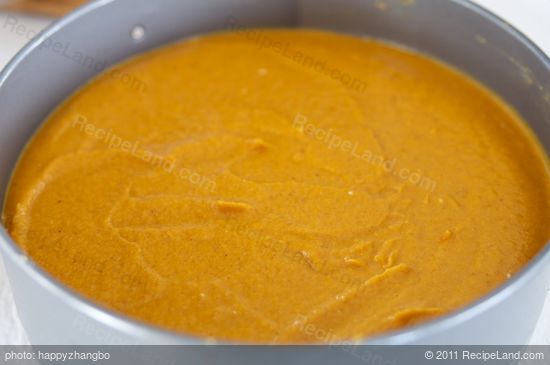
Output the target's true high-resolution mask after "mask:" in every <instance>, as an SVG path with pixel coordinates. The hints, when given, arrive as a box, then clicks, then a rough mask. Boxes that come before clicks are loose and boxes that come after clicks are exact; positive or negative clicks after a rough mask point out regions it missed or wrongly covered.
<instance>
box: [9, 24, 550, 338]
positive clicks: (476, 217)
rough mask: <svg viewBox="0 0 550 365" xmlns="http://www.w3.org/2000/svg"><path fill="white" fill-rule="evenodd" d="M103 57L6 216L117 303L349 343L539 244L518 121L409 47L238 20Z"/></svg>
mask: <svg viewBox="0 0 550 365" xmlns="http://www.w3.org/2000/svg"><path fill="white" fill-rule="evenodd" d="M117 70H118V71H120V72H122V73H113V72H112V71H111V72H109V73H106V74H104V75H103V76H100V77H99V78H97V79H96V80H94V81H93V82H91V83H90V84H89V85H87V86H86V87H84V88H83V89H82V90H81V91H79V92H78V93H77V94H76V95H74V96H72V97H71V98H69V100H68V101H67V102H66V103H64V104H63V105H62V106H61V107H60V108H59V109H58V110H57V111H55V113H53V115H52V116H51V117H50V118H49V119H48V120H47V121H46V123H45V124H44V126H43V127H42V128H41V130H40V131H39V132H38V133H37V134H36V136H35V137H34V139H33V140H32V141H31V142H30V144H29V146H28V147H27V148H26V150H25V152H24V154H23V155H22V158H21V160H20V162H19V165H18V167H17V169H16V171H15V173H14V176H13V180H12V184H11V188H10V190H9V195H8V199H7V204H6V206H5V209H4V215H3V220H4V223H5V225H6V226H7V228H8V230H9V232H10V233H11V235H12V236H13V238H14V239H15V240H16V241H17V242H18V243H19V244H20V245H21V247H23V248H24V250H25V251H26V252H27V253H28V254H29V255H30V256H31V257H32V258H33V259H34V260H35V261H36V262H37V263H38V264H40V265H41V266H43V267H44V268H45V269H46V270H48V271H49V272H51V273H52V274H53V275H54V276H55V277H56V278H58V279H59V280H60V281H62V282H63V283H65V284H67V285H68V286H69V287H71V288H74V289H75V290H77V291H78V292H80V293H82V294H83V295H85V296H86V297H88V298H90V299H91V300H93V301H96V302H99V303H101V304H103V305H105V306H106V307H108V308H111V309H113V310H115V311H118V312H121V313H124V314H126V315H128V316H130V317H133V318H136V319H140V320H143V321H146V322H149V323H152V324H155V325H158V326H161V327H164V328H168V329H172V330H176V331H181V332H184V333H187V334H192V335H200V336H206V337H211V338H216V339H230V340H238V341H249V342H277V343H289V342H290V343H299V342H323V341H336V340H341V339H356V338H364V337H367V336H372V335H375V334H379V333H381V332H384V331H388V330H391V329H397V328H401V327H404V326H408V325H411V324H414V323H418V322H422V321H425V320H428V319H430V318H433V317H435V316H439V315H441V314H444V313H448V312H450V311H453V310H456V309H457V308H460V307H462V306H464V305H466V304H468V303H470V302H472V301H473V300H475V299H478V298H479V297H481V296H483V295H484V294H486V293H488V292H489V291H490V290H491V289H494V288H495V287H497V286H498V285H500V284H502V283H503V282H505V281H506V280H507V278H509V277H510V276H511V275H513V274H514V273H516V272H517V271H518V270H519V269H521V268H522V267H523V266H524V265H525V264H526V263H527V262H528V261H529V260H530V259H531V258H532V257H533V256H534V255H535V254H536V253H537V252H538V251H539V250H540V249H541V247H542V246H543V245H544V244H545V242H547V241H548V239H549V238H550V231H549V229H550V228H549V227H550V226H549V225H548V222H549V221H550V206H549V202H550V178H549V167H548V166H549V165H548V162H547V160H546V157H545V155H544V152H543V151H542V149H541V148H540V146H539V145H538V143H537V141H536V140H535V138H534V137H533V135H532V133H531V132H530V131H529V130H528V129H527V128H526V127H525V125H524V124H523V122H522V121H521V120H520V118H519V117H518V116H517V115H516V114H515V113H514V112H513V111H511V109H510V108H508V107H507V106H506V105H504V104H503V103H502V102H501V101H500V100H499V99H497V98H496V97H495V96H494V95H492V94H491V93H490V92H489V91H487V90H486V89H484V88H483V87H481V86H480V85H478V84H477V83H475V82H474V81H472V80H471V79H469V78H468V77H466V76H465V75H463V74H460V73H458V72H457V71H455V70H453V69H451V68H449V67H447V66H444V65H442V64H440V63H438V62H436V61H434V60H432V59H429V58H427V57H425V56H422V55H419V54H414V53H412V52H409V51H405V50H401V49H397V48H395V47H393V46H388V45H385V44H382V43H379V42H376V41H372V40H363V39H358V38H353V37H347V36H342V35H336V34H331V33H323V32H317V31H303V30H302V31H292V30H265V31H254V32H252V31H251V32H242V31H241V32H237V33H225V34H216V35H211V36H205V37H201V38H196V39H193V40H189V41H186V42H182V43H179V44H175V45H171V46H168V47H165V48H162V49H159V50H156V51H153V52H150V53H147V54H145V55H143V56H140V57H138V58H135V59H133V60H131V61H129V62H127V63H125V64H123V65H121V66H118V68H117ZM116 74H125V75H132V76H133V77H134V78H135V79H137V80H140V81H141V82H142V83H143V85H145V86H146V88H143V90H141V89H140V90H136V89H135V88H130V87H128V84H127V83H124V82H122V81H123V80H121V79H120V78H118V77H113V75H116Z"/></svg>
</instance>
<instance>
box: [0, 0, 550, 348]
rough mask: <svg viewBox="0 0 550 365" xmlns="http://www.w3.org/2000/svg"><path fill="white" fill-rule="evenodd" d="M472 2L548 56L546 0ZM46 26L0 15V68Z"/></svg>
mask: <svg viewBox="0 0 550 365" xmlns="http://www.w3.org/2000/svg"><path fill="white" fill-rule="evenodd" d="M475 1H476V2H478V3H480V4H482V5H483V6H485V7H487V8H488V9H489V10H491V11H493V12H494V13H496V14H498V15H500V16H501V17H502V18H504V19H505V20H506V21H508V22H509V23H510V24H512V25H514V26H515V27H516V28H518V29H519V30H521V31H522V32H523V33H525V34H526V35H527V36H528V37H530V38H531V39H532V40H533V41H534V42H535V43H537V44H538V45H539V46H540V47H541V48H542V49H543V50H544V51H545V52H546V53H547V54H550V0H521V1H520V0H475ZM14 22H16V23H14ZM48 23H49V21H48V20H45V19H36V18H28V17H22V16H17V18H9V17H8V16H7V15H5V14H0V68H2V67H4V65H5V64H6V63H7V62H8V61H9V60H10V58H11V57H13V55H15V53H16V52H17V51H18V50H19V49H20V48H21V47H23V46H24V45H25V44H26V43H27V42H28V41H29V40H30V39H31V38H32V36H33V35H34V34H36V33H37V32H38V31H39V30H41V29H42V28H44V27H45V26H46V25H47V24H48ZM549 286H550V283H549ZM531 342H532V344H536V345H550V294H549V295H548V297H547V298H546V304H545V308H544V310H543V314H542V316H541V318H540V320H539V324H538V327H537V329H536V330H535V333H534V335H533V338H532V341H531ZM20 344H21V345H24V344H28V341H27V337H26V335H25V331H24V329H23V327H22V326H21V323H20V322H19V318H18V316H17V311H16V309H15V305H14V302H13V297H12V294H11V290H10V288H9V283H8V281H7V277H6V273H5V271H4V266H3V263H2V261H1V260H0V345H20Z"/></svg>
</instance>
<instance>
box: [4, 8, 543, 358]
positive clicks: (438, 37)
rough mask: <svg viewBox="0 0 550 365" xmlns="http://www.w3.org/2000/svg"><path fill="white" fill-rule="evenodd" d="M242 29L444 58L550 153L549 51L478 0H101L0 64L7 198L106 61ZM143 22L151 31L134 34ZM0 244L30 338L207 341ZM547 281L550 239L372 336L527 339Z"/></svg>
mask: <svg viewBox="0 0 550 365" xmlns="http://www.w3.org/2000/svg"><path fill="white" fill-rule="evenodd" d="M380 4H384V5H383V6H381V5H380ZM241 27H308V28H320V29H326V30H333V31H338V32H343V33H350V34H355V35H359V36H368V37H374V38H379V39H383V40H386V41H389V42H393V43H397V44H400V45H403V46H405V47H409V48H412V49H414V50H418V51H420V52H423V53H425V54H428V55H431V56H433V57H436V58H438V59H440V60H442V61H444V62H446V63H448V64H450V65H452V66H454V67H456V68H458V69H460V70H462V71H464V72H465V73H467V74H469V75H471V76H472V77H474V78H475V79H477V80H479V81H480V82H481V83H483V84H485V85H486V86H488V87H489V88H490V89H492V90H493V91H494V92H495V93H497V94H498V95H500V96H501V97H502V98H503V99H504V100H506V101H507V102H508V103H509V104H511V105H512V106H513V107H514V108H515V109H516V110H517V111H518V112H519V113H520V114H521V115H522V116H523V118H524V119H525V120H526V121H527V123H528V124H529V126H530V127H531V128H532V130H533V131H534V132H535V134H536V135H537V136H538V138H539V140H540V142H541V144H542V145H543V147H544V149H545V150H546V153H547V154H548V152H549V151H550V61H549V59H548V58H547V56H546V55H545V54H544V53H543V52H542V51H540V50H539V49H538V48H537V47H536V46H535V45H534V44H533V43H532V42H531V41H530V40H529V39H527V38H526V37H525V36H524V35H522V34H521V33H519V32H518V31H517V30H515V29H514V28H512V27H511V26H510V25H508V24H507V23H506V22H504V21H503V20H501V19H499V18H497V17H496V16H495V15H493V14H491V13H489V12H487V11H486V10H483V9H482V8H480V7H478V6H476V5H474V4H473V3H470V2H467V1H459V0H415V1H403V0H386V1H380V0H376V1H375V0H303V1H300V0H270V1H261V0H258V1H256V0H200V1H198V0H197V1H193V0H155V1H150V0H101V1H95V2H92V3H90V4H88V5H86V6H84V7H82V8H80V9H78V10H77V11H75V12H73V13H72V14H70V15H68V16H66V17H64V18H62V19H61V20H59V21H58V22H56V23H54V24H53V25H52V26H50V27H49V28H48V29H47V30H45V31H44V32H43V33H41V34H40V35H39V36H38V37H36V38H35V39H33V40H32V41H31V42H30V43H29V44H28V45H27V46H26V47H25V48H24V49H23V50H22V51H21V52H20V53H19V54H18V55H17V56H16V57H15V58H14V59H13V60H12V61H11V63H10V64H9V65H8V66H7V67H6V68H5V69H4V70H3V72H2V73H1V75H0V112H1V116H0V192H2V193H1V194H2V195H0V201H3V200H4V198H5V193H4V192H5V191H6V188H7V185H8V182H9V178H10V175H11V173H12V171H13V169H14V166H15V164H16V162H17V159H18V157H19V155H20V153H21V152H22V149H23V148H24V146H25V144H26V142H27V141H28V140H29V138H30V137H31V136H32V135H33V133H34V132H35V131H36V129H37V128H38V126H39V125H40V123H41V122H43V120H44V119H45V117H46V116H47V115H48V114H49V113H51V112H52V110H53V109H55V107H56V106H57V105H58V104H59V103H61V102H62V101H63V100H64V99H65V98H67V97H68V96H69V95H71V93H72V92H73V91H75V90H76V89H78V88H79V87H81V86H82V85H83V84H84V83H86V82H87V81H88V80H90V79H91V78H93V77H94V75H96V74H97V73H99V72H101V71H102V70H103V69H104V68H105V67H107V66H109V65H112V64H115V63H117V62H119V61H122V60H124V59H126V58H128V57H131V56H133V55H136V54H139V53H141V52H144V51H146V50H149V49H152V48H155V47H158V46H161V45H163V44H167V43H170V42H174V41H177V40H178V39H181V38H186V37H190V36H194V35H199V34H204V33H208V32H213V31H221V30H230V29H235V28H241ZM136 29H137V30H138V32H137V33H142V35H143V37H141V38H136V37H135V35H136V31H135V30H136ZM141 31H143V32H141ZM133 35H134V36H133ZM57 44H59V45H57ZM74 52H80V53H81V54H83V55H85V56H87V57H88V58H89V59H91V60H93V61H94V62H92V63H90V64H86V65H84V64H82V63H81V62H76V61H75V60H74V58H71V54H74ZM90 65H93V66H90ZM0 249H1V252H2V255H3V259H4V262H5V265H6V269H7V272H8V276H9V280H10V283H11V287H12V289H13V292H14V296H15V300H16V304H17V308H18V312H19V315H20V317H21V320H22V323H23V325H24V327H25V329H26V331H27V332H28V335H29V338H30V340H31V342H32V343H33V344H108V345H112V344H204V343H205V341H204V340H203V339H201V338H198V337H193V336H190V335H189V336H186V335H183V334H177V333H173V332H169V331H166V330H163V329H161V328H156V327H153V326H150V325H147V324H144V323H140V322H137V321H134V320H132V319H129V318H126V317H124V316H122V315H120V314H117V313H113V312H111V311H109V310H106V309H104V308H102V307H100V306H98V305H96V304H94V303H92V302H91V301H89V300H87V299H85V298H83V297H81V296H80V295H78V294H77V293H75V292H73V291H72V290H70V289H68V288H66V287H65V286H64V285H63V284H62V283H59V282H57V281H56V280H55V279H53V278H52V277H50V276H49V275H48V274H47V273H46V272H44V271H43V270H42V269H41V268H40V267H38V266H37V265H35V264H34V263H33V262H32V260H31V259H29V258H27V257H26V256H25V254H24V253H23V252H22V251H21V249H20V248H19V247H18V245H17V244H16V243H15V242H13V240H12V239H11V238H10V237H9V235H8V234H7V232H6V231H5V229H4V228H3V227H1V228H0ZM549 282H550V246H549V245H546V247H545V248H544V249H542V251H541V252H540V253H539V254H538V256H537V257H535V258H534V259H533V260H532V261H531V263H530V264H529V265H527V266H526V267H525V268H524V269H523V270H522V271H521V272H520V273H518V274H516V275H514V276H513V277H512V278H511V279H510V280H509V281H508V282H506V283H505V284H504V285H502V286H501V287H499V288H498V289H496V290H494V291H493V292H491V293H489V294H488V295H486V296H485V297H483V298H481V299H479V300H478V301H476V302H475V303H473V304H471V305H469V306H468V307H467V308H464V309H461V310H458V311H456V312H454V313H452V314H449V315H447V316H444V317H441V318H438V319H436V320H433V321H431V322H428V323H425V324H422V325H418V326H415V327H411V328H406V329H403V330H400V331H396V332H392V333H388V334H385V335H382V336H379V337H375V338H369V339H366V340H365V342H364V343H368V344H406V345H411V344H526V343H527V342H528V341H529V339H530V336H531V334H532V332H533V329H534V327H535V325H536V323H537V320H538V318H539V316H540V313H541V310H542V306H543V304H544V299H545V296H546V293H547V289H548V285H549ZM273 351H276V350H273Z"/></svg>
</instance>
